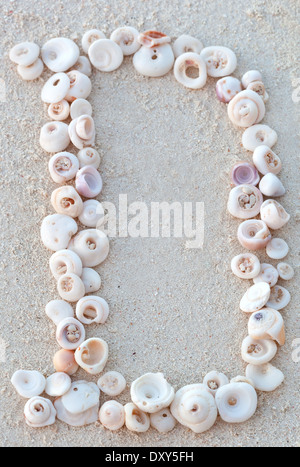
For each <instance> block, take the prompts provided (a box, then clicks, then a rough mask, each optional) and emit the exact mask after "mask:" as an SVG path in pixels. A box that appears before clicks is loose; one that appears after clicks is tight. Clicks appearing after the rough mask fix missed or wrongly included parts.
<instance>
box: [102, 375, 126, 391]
mask: <svg viewBox="0 0 300 467" xmlns="http://www.w3.org/2000/svg"><path fill="white" fill-rule="evenodd" d="M97 385H98V387H99V388H100V390H101V391H102V392H104V394H107V395H108V396H111V397H116V396H118V395H119V394H121V392H123V391H124V389H125V388H126V380H125V378H124V376H123V375H121V373H119V372H118V371H108V372H107V373H105V374H104V375H102V376H101V377H100V378H99V380H98V382H97Z"/></svg>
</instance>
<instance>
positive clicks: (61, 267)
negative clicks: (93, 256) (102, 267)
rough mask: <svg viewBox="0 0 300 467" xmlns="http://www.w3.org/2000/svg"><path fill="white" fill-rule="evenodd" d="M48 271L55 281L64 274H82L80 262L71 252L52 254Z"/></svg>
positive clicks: (63, 251) (60, 251)
mask: <svg viewBox="0 0 300 467" xmlns="http://www.w3.org/2000/svg"><path fill="white" fill-rule="evenodd" d="M49 266H50V270H51V272H52V274H53V276H54V278H55V279H56V280H58V279H60V277H61V276H63V275H64V274H70V273H73V274H76V275H77V276H81V274H82V261H81V259H80V258H79V256H78V255H77V254H76V253H74V251H71V250H59V251H56V252H55V253H53V255H52V256H51V258H50V260H49Z"/></svg>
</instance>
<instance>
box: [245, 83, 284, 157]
mask: <svg viewBox="0 0 300 467" xmlns="http://www.w3.org/2000/svg"><path fill="white" fill-rule="evenodd" d="M248 92H250V91H248ZM252 92H253V91H252ZM254 94H255V93H254ZM259 99H260V97H259ZM276 142H277V133H276V131H275V130H272V128H270V127H269V126H268V125H261V124H260V125H253V126H250V128H247V130H245V131H244V133H243V136H242V144H243V146H244V148H245V149H248V151H252V152H253V151H255V149H256V148H257V147H259V146H262V145H263V146H267V147H268V148H272V147H273V146H274V144H276Z"/></svg>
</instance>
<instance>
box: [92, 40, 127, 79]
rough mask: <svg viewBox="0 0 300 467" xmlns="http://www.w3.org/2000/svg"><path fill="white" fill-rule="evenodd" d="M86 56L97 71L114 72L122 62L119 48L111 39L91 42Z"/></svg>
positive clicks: (122, 56) (122, 58) (121, 53)
mask: <svg viewBox="0 0 300 467" xmlns="http://www.w3.org/2000/svg"><path fill="white" fill-rule="evenodd" d="M88 54H89V59H90V61H91V63H92V65H93V66H94V67H95V68H97V70H99V71H105V72H110V71H114V70H116V69H117V68H119V67H120V66H121V65H122V62H123V60H124V55H123V52H122V49H121V47H120V46H119V45H118V44H116V42H114V41H112V40H111V39H99V40H97V41H95V42H93V43H92V45H91V46H90V48H89V51H88Z"/></svg>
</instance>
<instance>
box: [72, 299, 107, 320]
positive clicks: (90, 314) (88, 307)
mask: <svg viewBox="0 0 300 467" xmlns="http://www.w3.org/2000/svg"><path fill="white" fill-rule="evenodd" d="M108 315H109V306H108V303H107V302H106V301H105V300H104V298H101V297H98V296H96V295H89V296H87V297H83V298H81V299H80V300H79V301H78V302H77V305H76V316H77V319H78V320H79V321H80V322H81V323H83V324H93V323H97V324H104V323H105V321H106V320H107V317H108Z"/></svg>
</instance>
